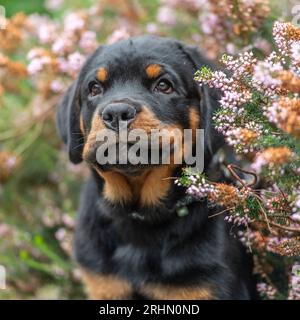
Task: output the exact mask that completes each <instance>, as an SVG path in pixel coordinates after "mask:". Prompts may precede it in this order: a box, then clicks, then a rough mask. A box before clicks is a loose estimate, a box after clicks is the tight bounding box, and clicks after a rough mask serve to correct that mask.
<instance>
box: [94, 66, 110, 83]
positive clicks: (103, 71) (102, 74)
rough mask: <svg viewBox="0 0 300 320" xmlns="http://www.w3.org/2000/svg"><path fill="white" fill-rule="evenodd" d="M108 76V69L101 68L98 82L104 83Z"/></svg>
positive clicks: (98, 73)
mask: <svg viewBox="0 0 300 320" xmlns="http://www.w3.org/2000/svg"><path fill="white" fill-rule="evenodd" d="M107 76H108V71H107V69H106V68H104V67H101V68H99V70H98V72H97V78H98V80H100V81H101V82H104V81H105V80H107Z"/></svg>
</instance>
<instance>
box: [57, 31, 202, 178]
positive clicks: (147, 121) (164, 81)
mask: <svg viewBox="0 0 300 320" xmlns="http://www.w3.org/2000/svg"><path fill="white" fill-rule="evenodd" d="M202 64H208V63H207V61H206V60H205V59H204V58H203V57H202V56H201V55H200V54H199V53H198V52H197V51H196V49H194V48H191V47H187V46H184V45H183V44H181V43H179V42H178V41H176V40H172V39H164V38H159V37H148V36H146V37H138V38H132V39H129V40H125V41H121V42H118V43H115V44H113V45H111V46H104V47H100V48H98V49H97V50H96V52H95V53H94V54H93V55H92V56H91V57H90V58H89V59H88V61H87V62H86V64H85V65H84V67H83V68H82V70H81V72H80V75H79V77H78V79H77V81H76V83H74V84H73V86H72V87H71V88H70V90H69V92H68V93H67V94H66V96H65V97H64V99H63V100H62V103H61V104H60V108H59V111H58V118H57V122H58V128H59V130H60V133H61V136H62V138H63V140H64V141H65V142H66V143H67V144H68V146H69V154H70V158H71V160H72V161H73V162H75V163H78V162H80V161H81V160H82V159H84V160H85V161H87V162H89V163H90V164H92V165H93V166H99V164H98V163H97V161H96V152H97V149H98V147H99V143H100V142H99V141H98V139H97V135H98V133H99V132H100V131H101V130H109V131H111V132H113V133H115V134H116V137H117V138H116V139H117V140H116V143H117V144H118V139H119V134H120V130H121V129H120V128H126V129H127V130H128V131H131V130H133V129H142V130H144V131H145V132H146V133H147V134H150V132H151V130H154V129H156V130H157V129H158V130H161V129H166V131H165V132H170V131H172V130H173V129H174V128H177V129H179V130H183V129H196V128H200V125H201V124H202V127H203V128H204V127H205V124H204V125H203V121H204V122H207V121H208V120H207V116H206V115H204V114H202V113H204V112H205V113H207V111H205V110H204V111H203V110H202V111H201V106H200V104H201V94H200V93H199V88H198V86H197V84H196V83H195V81H194V80H193V74H194V72H195V71H196V69H197V68H198V67H200V66H201V65H202ZM202 109H203V108H202ZM144 168H145V166H144V165H134V166H133V165H130V164H126V165H121V164H120V163H118V161H117V163H116V164H115V165H102V166H100V169H102V170H114V169H116V170H121V171H122V170H124V171H126V172H127V173H128V172H129V173H130V172H136V171H139V170H142V169H144Z"/></svg>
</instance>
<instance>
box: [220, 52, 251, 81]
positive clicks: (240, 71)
mask: <svg viewBox="0 0 300 320" xmlns="http://www.w3.org/2000/svg"><path fill="white" fill-rule="evenodd" d="M222 62H223V63H224V64H225V66H226V68H227V69H228V70H231V71H232V72H233V74H232V77H233V78H237V79H239V78H241V77H243V76H244V75H247V74H250V73H251V71H252V67H253V66H254V65H255V64H256V63H257V59H256V58H254V56H253V52H248V51H246V52H244V53H240V54H239V55H238V57H237V58H236V59H234V58H233V57H232V56H225V57H223V58H222Z"/></svg>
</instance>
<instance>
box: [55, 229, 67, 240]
mask: <svg viewBox="0 0 300 320" xmlns="http://www.w3.org/2000/svg"><path fill="white" fill-rule="evenodd" d="M66 235H67V232H66V229H65V228H60V229H58V230H57V231H56V232H55V238H56V239H57V240H58V241H63V240H64V239H65V237H66Z"/></svg>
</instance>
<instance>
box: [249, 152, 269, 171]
mask: <svg viewBox="0 0 300 320" xmlns="http://www.w3.org/2000/svg"><path fill="white" fill-rule="evenodd" d="M267 164H268V163H267V161H266V159H265V158H264V157H263V156H262V155H260V154H258V155H256V157H255V159H254V161H253V162H252V164H251V169H252V170H254V171H255V172H257V173H260V172H261V170H262V168H263V167H264V166H265V165H267Z"/></svg>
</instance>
